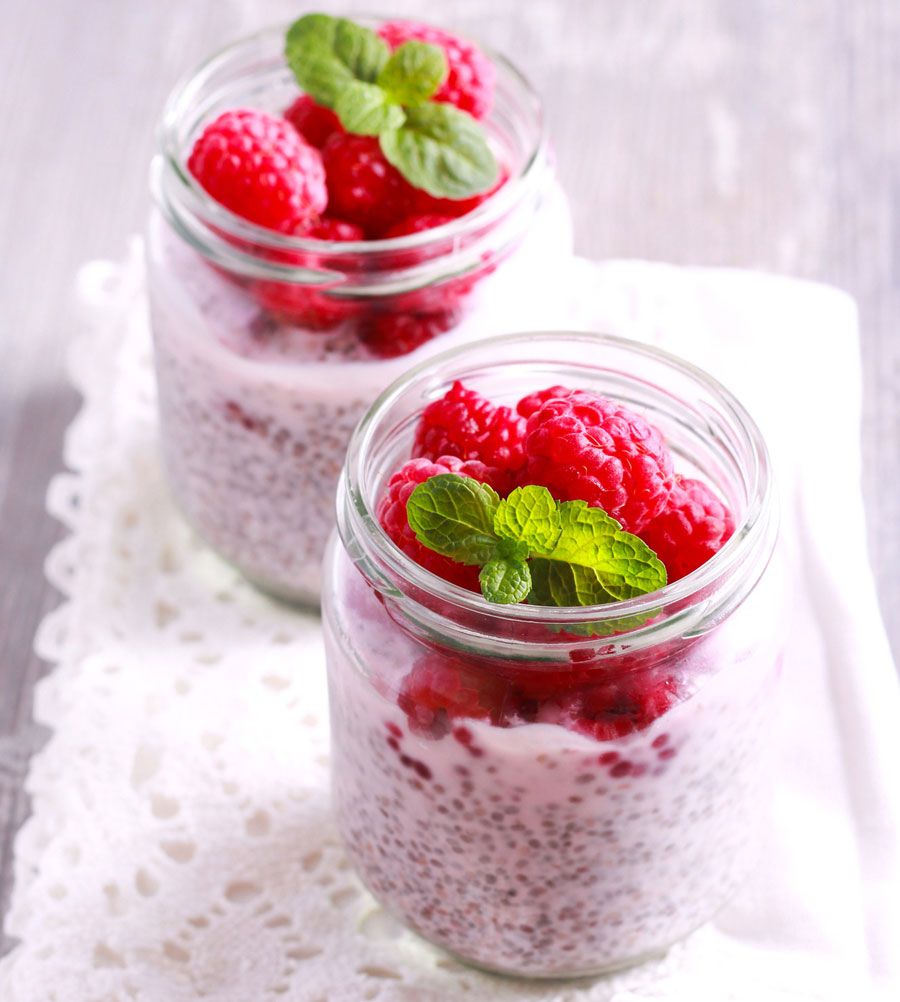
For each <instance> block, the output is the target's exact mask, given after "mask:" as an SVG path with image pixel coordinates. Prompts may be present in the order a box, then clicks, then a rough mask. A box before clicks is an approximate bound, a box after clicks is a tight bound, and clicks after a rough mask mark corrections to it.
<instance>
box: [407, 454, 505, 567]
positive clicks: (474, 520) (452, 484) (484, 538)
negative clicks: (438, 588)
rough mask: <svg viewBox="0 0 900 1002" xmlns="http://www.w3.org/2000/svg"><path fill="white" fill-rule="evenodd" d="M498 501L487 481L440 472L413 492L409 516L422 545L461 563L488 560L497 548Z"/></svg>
mask: <svg viewBox="0 0 900 1002" xmlns="http://www.w3.org/2000/svg"><path fill="white" fill-rule="evenodd" d="M499 503H500V497H499V495H498V494H497V493H496V491H494V490H493V489H492V488H490V487H488V486H487V484H481V483H479V482H478V481H477V480H473V479H472V478H471V477H461V476H459V475H458V474H456V473H440V474H438V475H437V476H436V477H430V478H429V479H428V480H426V481H425V482H424V483H422V484H419V485H418V487H416V489H415V490H414V491H413V492H412V494H410V496H409V500H408V501H407V502H406V517H407V519H408V521H409V525H410V528H411V529H412V531H413V532H414V533H415V534H416V539H418V540H419V542H420V543H421V544H422V545H423V546H427V547H428V548H429V549H430V550H434V551H435V553H440V554H442V555H443V556H445V557H450V559H451V560H456V561H457V562H459V563H461V564H470V565H471V564H474V565H478V564H486V563H488V561H490V560H491V559H493V557H494V555H495V554H496V552H497V542H498V541H497V538H496V536H495V535H494V512H495V511H496V510H497V505H498V504H499Z"/></svg>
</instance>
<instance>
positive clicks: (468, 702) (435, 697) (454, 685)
mask: <svg viewBox="0 0 900 1002" xmlns="http://www.w3.org/2000/svg"><path fill="white" fill-rule="evenodd" d="M506 694H507V686H506V684H505V683H504V682H503V681H502V680H501V679H498V678H496V677H494V676H492V675H490V674H488V673H485V672H479V671H475V670H472V668H471V667H470V666H469V665H467V664H466V663H464V662H463V661H461V660H459V659H456V658H452V657H449V656H447V655H445V654H441V653H439V652H437V651H431V652H429V653H428V654H426V655H424V656H423V657H421V658H420V659H419V660H418V661H417V662H416V664H415V667H414V668H413V669H412V671H411V672H410V673H409V674H408V675H407V676H406V678H405V679H404V680H403V683H402V685H401V688H400V693H399V696H398V698H397V703H398V705H399V706H400V709H401V710H403V712H404V713H405V714H406V716H407V717H408V718H409V723H410V727H411V729H412V730H415V731H419V732H427V733H430V734H431V735H432V736H434V737H441V736H443V735H444V734H446V733H447V731H448V730H449V729H450V723H451V721H454V720H460V719H469V720H490V721H491V723H493V724H498V725H501V726H502V725H503V723H505V720H504V704H505V702H506Z"/></svg>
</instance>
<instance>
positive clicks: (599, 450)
mask: <svg viewBox="0 0 900 1002" xmlns="http://www.w3.org/2000/svg"><path fill="white" fill-rule="evenodd" d="M518 410H519V413H520V414H521V415H522V416H526V415H527V417H528V424H527V427H526V436H525V453H526V456H527V462H526V466H525V469H524V472H523V474H522V483H529V484H541V485H543V486H544V487H546V488H547V489H548V490H549V491H550V493H551V494H553V496H554V497H555V498H556V499H557V500H559V501H575V500H579V499H581V500H583V501H587V503H588V504H589V505H592V506H597V507H600V508H602V509H603V510H604V511H605V512H607V513H608V514H609V515H611V516H612V517H613V518H615V519H618V521H619V522H621V524H622V526H623V528H625V529H626V530H627V531H628V532H640V530H641V529H642V528H643V527H644V526H645V525H647V523H648V522H650V521H651V520H652V519H653V518H655V517H656V515H658V514H659V512H660V511H662V509H663V507H664V505H665V503H666V501H667V500H668V497H669V494H670V493H671V491H672V486H673V483H674V478H673V473H672V458H671V456H670V455H669V451H668V449H667V448H666V446H665V443H664V442H663V439H662V436H661V435H660V433H659V432H658V431H657V430H656V428H654V427H653V426H652V425H651V424H649V423H648V422H647V421H645V420H644V418H642V417H640V416H638V415H637V414H635V413H633V412H632V411H629V410H627V409H626V408H625V407H621V406H620V405H619V404H616V403H613V401H611V400H607V399H606V398H605V397H601V396H598V395H597V394H595V393H590V392H588V391H586V390H566V389H564V388H562V387H552V388H551V389H550V390H544V391H542V392H541V393H539V394H532V395H531V396H530V397H526V398H525V399H524V400H522V401H521V402H520V404H519V407H518Z"/></svg>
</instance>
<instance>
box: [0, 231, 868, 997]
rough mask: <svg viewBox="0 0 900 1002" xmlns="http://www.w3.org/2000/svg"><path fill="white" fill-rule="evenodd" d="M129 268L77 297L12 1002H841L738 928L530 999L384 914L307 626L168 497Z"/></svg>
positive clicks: (528, 988)
mask: <svg viewBox="0 0 900 1002" xmlns="http://www.w3.org/2000/svg"><path fill="white" fill-rule="evenodd" d="M139 257H140V251H139V247H138V246H137V245H135V247H134V248H133V252H132V254H131V257H130V260H129V262H128V263H127V264H126V265H124V266H113V265H103V264H99V263H97V264H93V265H90V266H88V267H87V268H86V269H85V270H84V272H83V273H82V275H81V278H80V283H81V291H82V293H83V296H84V298H85V301H86V303H87V304H88V308H89V317H88V321H89V322H88V324H87V325H86V327H87V329H86V331H85V332H84V333H83V334H82V335H81V337H80V338H79V339H78V341H77V343H75V344H74V346H73V350H72V359H71V369H72V373H73V378H74V380H75V382H76V384H77V386H78V387H79V389H80V390H81V392H82V393H83V395H84V407H83V409H82V411H81V413H80V415H79V416H78V418H77V419H76V421H75V422H74V424H73V426H72V428H71V429H70V431H69V434H68V436H67V440H66V451H65V457H66V462H67V465H68V466H69V467H70V469H71V471H72V472H71V473H66V474H62V475H60V476H58V477H57V478H56V479H55V480H54V482H53V484H52V487H51V489H50V493H49V506H50V510H51V511H52V513H53V514H54V515H55V516H56V517H57V518H59V519H60V520H61V521H62V522H64V523H65V525H66V527H67V529H68V530H69V536H68V538H67V539H66V540H65V541H64V542H63V543H62V544H61V545H59V546H58V547H57V548H56V549H55V550H54V552H53V553H52V554H51V556H50V558H49V559H48V563H47V573H48V575H49V577H50V579H51V580H52V582H53V583H54V584H55V585H56V586H57V587H59V588H60V589H61V590H62V591H63V592H64V594H65V596H66V601H65V604H64V605H63V606H62V608H60V609H58V610H57V611H56V612H55V613H53V614H52V615H51V616H50V617H49V618H48V619H47V620H46V622H45V623H44V624H43V627H42V629H41V631H40V633H39V636H38V639H37V648H38V651H39V652H40V654H41V656H42V657H44V658H45V659H47V660H48V661H50V662H52V663H53V665H54V668H53V670H52V672H51V673H50V675H49V676H48V677H47V678H46V679H45V680H44V681H43V682H42V683H41V684H40V685H39V687H38V690H37V694H36V705H35V717H36V719H37V720H38V721H39V722H40V723H42V724H45V725H47V726H48V727H50V728H51V729H52V730H53V737H52V738H51V740H50V742H49V744H48V745H47V747H46V748H45V749H43V750H42V751H41V752H40V753H38V754H37V756H36V757H35V759H34V761H33V763H32V767H31V771H30V775H29V779H28V784H27V785H28V791H29V793H30V794H31V796H32V799H33V816H32V817H31V819H30V820H29V821H28V822H27V823H26V825H25V826H24V828H23V830H22V831H21V833H20V834H19V837H18V841H17V844H16V863H15V890H14V898H13V903H12V907H11V909H10V913H9V915H8V920H7V931H8V932H9V934H10V935H12V936H14V937H16V938H17V939H18V940H19V945H18V946H17V947H16V948H15V949H14V950H13V952H12V953H11V954H10V955H9V956H8V957H6V958H5V959H4V960H3V961H2V962H0V998H2V999H3V1002H56V1000H59V1002H126V1000H138V1002H188V1000H191V1002H193V1000H199V999H212V1000H215V1002H277V1000H281V999H287V1000H296V1002H343V1000H346V1002H361V1000H379V1002H401V1000H408V1002H432V1000H433V1002H456V1000H473V999H474V1000H478V999H497V1000H503V999H508V1000H513V999H534V1000H546V1002H550V1000H554V1002H599V1000H614V1002H639V1000H649V999H677V1000H685V1002H687V1000H690V1002H728V1000H741V1002H745V1000H746V1002H751V1000H752V1002H763V1000H767V1002H779V1000H785V1002H787V1000H797V999H826V998H829V999H830V998H832V997H837V995H838V987H837V986H836V985H835V984H834V983H833V981H832V983H831V986H830V988H829V989H826V987H825V986H826V985H827V984H828V983H829V981H830V980H831V978H830V976H829V972H828V971H827V970H824V971H821V972H820V973H819V974H817V973H816V965H815V964H814V963H809V962H804V963H802V964H801V963H798V961H797V960H796V958H795V957H793V956H791V955H790V954H789V953H788V952H787V951H784V952H783V955H780V954H779V952H778V950H777V949H776V950H771V949H770V950H769V951H768V952H767V953H766V955H765V962H760V959H759V954H758V953H757V952H756V950H755V948H754V944H753V943H747V942H746V941H745V940H742V939H741V938H740V936H735V935H732V934H731V933H730V932H729V931H728V922H727V921H726V922H725V924H724V926H720V927H719V928H712V927H710V928H707V929H705V930H702V931H701V932H700V933H698V934H696V935H695V936H694V937H692V939H691V940H689V941H688V942H687V943H686V944H684V945H682V946H681V947H678V948H676V949H675V950H673V951H672V952H671V953H670V954H669V956H668V957H667V958H664V959H663V960H661V961H659V962H657V963H654V964H650V965H647V966H645V967H643V968H641V969H638V970H634V971H631V972H627V973H623V974H620V975H617V976H614V977H612V978H607V979H600V980H595V981H592V982H580V983H577V984H571V983H569V984H566V983H552V984H550V983H545V984H540V983H534V982H532V983H527V982H519V981H512V980H508V979H504V978H499V977H494V976H491V975H486V974H481V973H479V972H477V971H474V970H472V969H470V968H467V967H465V966H463V965H461V964H460V963H458V962H456V961H454V960H452V959H451V958H449V957H448V956H446V955H444V954H442V953H441V952H440V951H438V950H436V949H433V948H431V947H430V946H427V945H426V944H424V943H422V942H421V941H420V940H418V939H417V938H416V937H415V936H413V935H412V934H411V933H408V932H406V931H404V930H403V928H402V927H401V926H399V925H398V924H397V923H396V922H395V921H394V920H393V919H391V918H390V917H389V916H387V915H386V914H385V913H384V912H383V911H382V910H381V909H380V908H379V907H378V905H377V904H376V903H375V901H374V900H373V899H372V898H371V897H370V896H369V895H368V894H367V893H366V892H364V891H363V890H362V888H361V886H360V884H359V883H358V881H357V879H356V878H355V876H354V874H353V873H352V871H351V870H350V869H349V866H348V862H347V859H346V857H345V856H344V854H343V852H342V850H341V846H340V844H339V842H338V839H337V837H336V833H335V829H334V826H333V824H332V821H331V818H330V815H329V796H328V731H327V717H326V712H327V707H326V692H325V670H324V661H323V653H322V646H321V639H320V631H319V625H318V621H317V619H315V618H314V617H311V616H308V615H304V614H301V613H298V612H296V611H292V610H291V609H289V608H286V607H283V606H280V605H277V604H274V603H273V602H271V601H269V600H267V599H266V598H264V597H263V596H261V595H260V594H258V593H257V592H255V591H254V590H253V589H252V588H251V587H249V586H248V585H247V584H245V583H244V582H243V581H242V580H241V579H240V578H239V577H238V576H237V575H236V574H235V573H234V572H232V571H231V570H230V569H229V568H228V567H227V566H226V565H225V564H223V563H222V562H221V561H220V560H219V559H217V558H216V557H215V556H214V555H212V554H211V553H210V552H208V551H207V550H206V549H205V548H204V546H203V545H202V544H201V543H200V542H199V541H198V540H197V539H196V538H195V537H194V535H193V534H192V533H191V532H190V531H189V530H188V528H187V527H186V526H185V525H184V524H183V522H182V521H181V520H180V518H179V516H178V515H177V514H176V512H175V511H174V510H173V508H172V505H171V504H170V502H169V500H168V497H167V494H166V489H165V485H164V483H163V481H162V476H161V471H160V465H159V460H158V456H157V442H156V424H155V411H154V387H153V378H152V370H151V359H150V344H149V338H148V333H147V326H146V320H145V308H144V302H143V286H142V271H141V267H140V260H139ZM641 301H642V302H645V300H641ZM635 302H637V299H635ZM582 309H583V306H582ZM831 989H834V996H833V995H832V991H831ZM847 997H849V996H847ZM857 997H858V996H857Z"/></svg>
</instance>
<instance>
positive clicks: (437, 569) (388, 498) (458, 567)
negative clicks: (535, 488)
mask: <svg viewBox="0 0 900 1002" xmlns="http://www.w3.org/2000/svg"><path fill="white" fill-rule="evenodd" d="M441 473H459V474H460V475H462V476H467V477H471V478H472V479H474V480H477V481H479V483H485V484H489V485H490V486H492V487H494V489H495V490H496V489H497V488H496V486H495V485H496V484H497V483H498V481H502V480H503V474H502V473H501V472H500V471H498V470H492V469H491V468H490V467H488V466H485V464H484V463H479V462H477V461H472V462H463V460H461V459H458V458H457V457H456V456H441V457H440V458H439V459H437V460H436V461H434V462H431V461H430V460H428V459H411V460H410V461H409V462H408V463H406V464H405V465H404V466H403V467H401V468H400V469H399V470H398V471H397V472H396V473H395V474H394V475H393V476H392V477H391V479H390V480H389V481H388V484H387V488H386V490H385V492H384V496H383V497H382V499H381V501H380V503H379V505H378V510H377V512H376V514H377V517H378V521H379V522H380V523H381V527H382V528H383V529H384V531H385V532H386V533H387V534H388V536H390V538H391V539H392V540H393V541H394V543H396V545H397V546H399V547H400V549H401V550H403V552H404V553H405V554H406V555H407V556H408V557H411V558H412V559H413V560H415V561H416V563H418V564H420V565H421V566H422V567H424V568H425V569H426V570H429V571H431V572H432V573H433V574H437V575H438V576H439V577H442V578H445V579H446V580H447V581H452V582H453V583H454V584H458V585H461V586H462V587H463V588H469V589H470V590H472V591H478V587H479V586H478V568H477V567H469V566H467V565H465V564H460V563H457V562H456V561H455V560H450V559H449V558H447V557H444V556H441V554H439V553H435V552H434V550H430V549H428V548H427V547H425V546H423V545H422V544H421V543H420V542H419V541H418V539H416V536H415V533H414V532H413V530H412V529H411V528H410V525H409V521H408V519H407V516H406V502H407V501H408V500H409V497H410V495H411V494H412V492H413V491H414V490H415V489H416V487H417V486H418V485H419V484H421V483H424V482H425V481H426V480H428V479H429V478H430V477H436V476H438V475H439V474H441Z"/></svg>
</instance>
